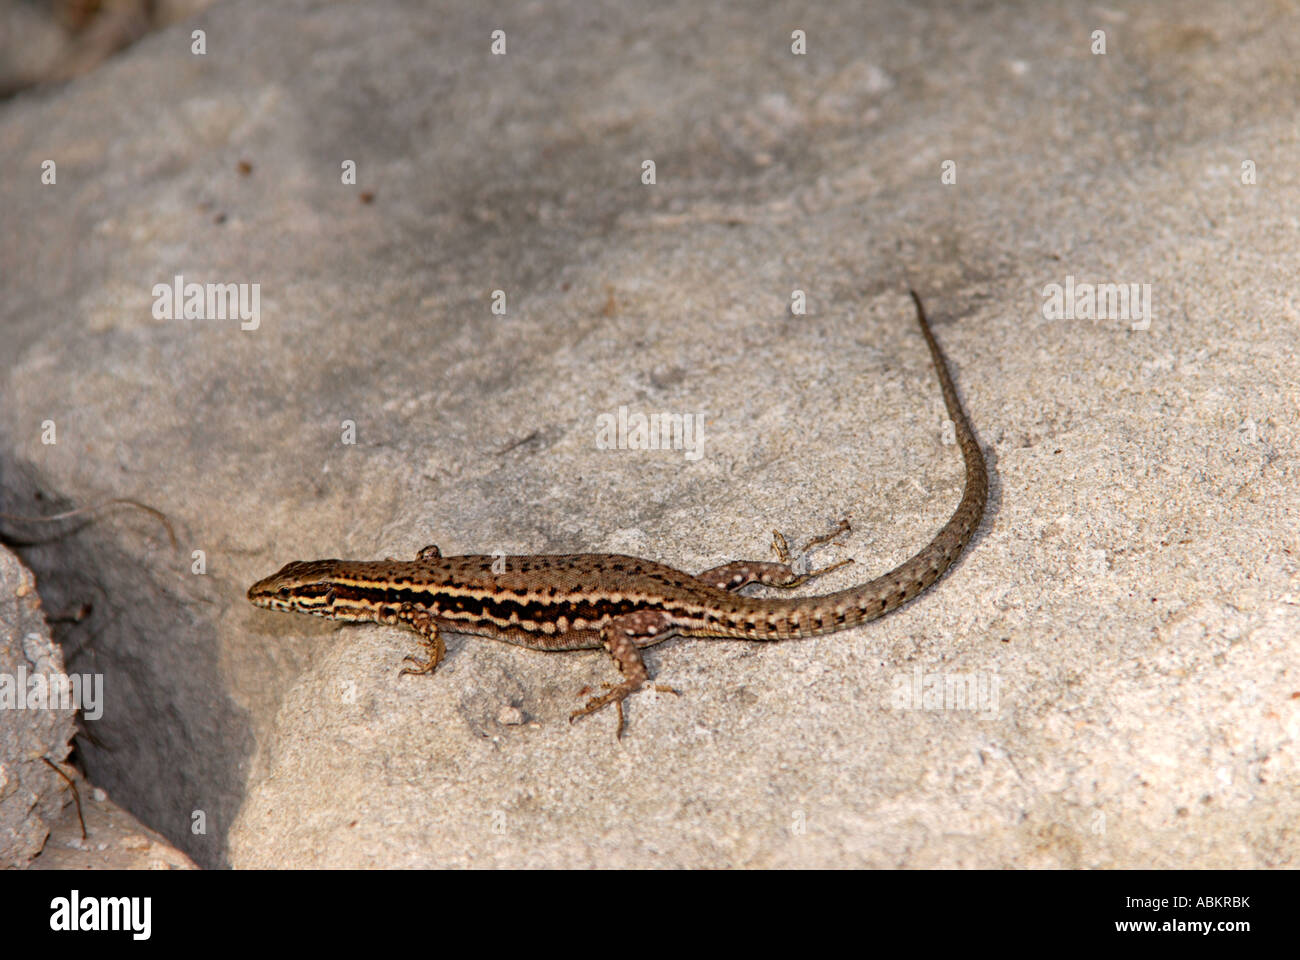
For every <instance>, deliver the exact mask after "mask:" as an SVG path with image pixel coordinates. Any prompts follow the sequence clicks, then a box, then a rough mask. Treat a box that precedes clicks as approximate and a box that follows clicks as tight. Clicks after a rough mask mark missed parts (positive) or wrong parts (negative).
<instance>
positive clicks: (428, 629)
mask: <svg viewBox="0 0 1300 960" xmlns="http://www.w3.org/2000/svg"><path fill="white" fill-rule="evenodd" d="M426 549H427V548H426ZM397 619H398V620H399V621H400V622H402V623H406V624H409V625H410V627H411V629H412V630H414V631H415V632H416V633H418V634H419V635H420V639H421V641H422V642H423V644H424V650H425V653H426V654H427V657H426V658H425V659H424V660H421V659H420V658H419V657H417V656H415V655H414V654H410V653H408V654H407V655H406V656H405V657H404V658H403V659H405V660H409V661H410V662H411V663H413V664H415V667H414V668H412V667H402V669H401V672H400V673H398V674H397V675H398V676H399V677H402V676H405V675H406V674H408V673H409V674H411V675H412V676H415V677H419V676H423V675H424V674H426V673H433V671H435V670H437V669H438V664H439V663H441V662H442V658H443V657H445V656H446V655H447V645H446V644H445V643H443V642H442V636H441V635H440V634H439V633H438V624H437V621H435V620H434V619H433V617H431V616H429V611H428V610H424V609H421V608H420V607H417V606H415V605H414V604H410V603H404V604H402V609H401V610H400V611H399V612H398V614H397Z"/></svg>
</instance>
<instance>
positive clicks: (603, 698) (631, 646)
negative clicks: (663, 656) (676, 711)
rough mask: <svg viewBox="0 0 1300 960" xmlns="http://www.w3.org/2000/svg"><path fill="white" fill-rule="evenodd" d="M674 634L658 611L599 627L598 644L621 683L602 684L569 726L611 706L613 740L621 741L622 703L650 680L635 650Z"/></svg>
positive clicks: (573, 715) (630, 615) (642, 612)
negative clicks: (614, 723)
mask: <svg viewBox="0 0 1300 960" xmlns="http://www.w3.org/2000/svg"><path fill="white" fill-rule="evenodd" d="M675 630H676V628H675V627H674V626H673V624H672V621H671V619H670V617H669V615H668V614H667V613H664V612H663V611H660V610H639V611H637V612H635V613H628V614H624V615H623V616H621V617H615V618H614V619H613V620H611V621H610V622H609V623H607V624H606V625H605V626H604V627H602V628H601V631H600V641H601V643H602V644H603V645H604V647H605V649H606V650H607V651H608V652H609V655H610V656H611V657H612V658H613V659H614V663H615V665H616V666H617V667H618V670H619V673H621V674H623V682H622V683H611V684H605V686H606V688H607V689H606V691H605V692H604V693H602V694H601V695H600V696H598V697H592V698H591V699H590V700H588V701H587V704H586V706H584V707H580V708H579V709H577V710H574V711H573V713H571V714H569V722H570V723H572V722H573V721H574V720H577V719H578V718H579V717H585V716H586V715H587V714H589V713H595V712H596V711H597V710H601V709H603V708H604V707H607V706H609V705H610V704H611V703H612V704H614V706H615V707H616V708H617V709H618V728H617V729H616V730H615V732H614V737H615V739H622V737H623V725H624V724H623V701H624V700H626V699H627V698H628V696H629V695H631V694H633V693H635V692H636V691H637V690H640V689H641V687H642V685H643V684H644V683H645V682H646V680H648V679H649V678H650V671H649V670H647V669H646V665H645V661H644V660H642V659H641V651H640V650H639V649H638V648H639V647H646V646H650V645H651V644H653V643H658V642H659V641H660V640H665V639H667V638H668V637H669V636H671V635H672V634H673V633H674V632H675ZM655 689H657V690H660V691H662V692H665V693H674V694H675V693H677V691H676V690H673V689H672V688H671V687H661V686H658V685H656V686H655Z"/></svg>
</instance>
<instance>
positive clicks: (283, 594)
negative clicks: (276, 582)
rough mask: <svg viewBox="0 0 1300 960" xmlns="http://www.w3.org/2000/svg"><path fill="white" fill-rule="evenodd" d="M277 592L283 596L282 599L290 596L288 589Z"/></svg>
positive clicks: (284, 588)
mask: <svg viewBox="0 0 1300 960" xmlns="http://www.w3.org/2000/svg"><path fill="white" fill-rule="evenodd" d="M275 592H276V593H278V594H279V595H280V596H282V597H287V596H288V595H289V588H288V587H281V588H280V589H279V590H277V591H275Z"/></svg>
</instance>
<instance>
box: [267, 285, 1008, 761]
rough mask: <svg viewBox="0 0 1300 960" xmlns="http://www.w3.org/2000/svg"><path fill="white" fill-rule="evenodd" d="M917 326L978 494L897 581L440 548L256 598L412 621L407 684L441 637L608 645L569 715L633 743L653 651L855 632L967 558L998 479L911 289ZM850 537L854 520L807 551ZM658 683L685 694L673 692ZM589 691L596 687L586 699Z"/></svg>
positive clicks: (437, 655)
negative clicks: (415, 642)
mask: <svg viewBox="0 0 1300 960" xmlns="http://www.w3.org/2000/svg"><path fill="white" fill-rule="evenodd" d="M910 293H911V296H912V300H913V302H914V303H915V305H916V316H917V321H918V323H919V324H920V327H921V333H922V335H923V336H924V338H925V342H926V344H927V346H928V347H929V349H930V358H931V360H932V362H933V365H934V370H935V373H936V375H937V377H938V380H939V387H940V390H941V392H942V393H943V399H944V404H945V405H946V407H947V409H948V416H949V418H950V419H951V420H952V423H953V426H954V428H955V433H956V439H957V443H958V445H959V446H960V447H961V453H962V458H963V460H964V461H965V465H966V479H965V489H964V490H963V492H962V497H961V501H960V503H958V505H957V509H956V510H955V511H954V512H953V514H952V517H951V518H950V519H949V520H948V522H947V523H946V524H944V526H943V527H942V528H941V529H940V530H939V532H938V533H937V534H936V535H935V537H934V539H933V540H931V541H930V543H929V544H927V545H926V546H925V547H923V548H922V549H921V550H920V551H919V552H917V553H916V554H915V555H914V556H912V557H911V558H910V559H909V560H906V561H905V562H903V563H902V564H900V565H899V566H897V567H895V568H894V569H893V570H890V571H889V572H888V573H884V574H881V575H880V576H878V577H876V578H875V579H872V580H868V581H867V582H865V583H861V584H859V585H857V586H853V587H848V588H847V589H843V590H839V591H836V592H834V593H828V594H822V595H818V596H808V597H797V598H772V597H753V596H747V595H745V594H741V593H738V592H737V591H739V590H740V589H741V588H742V587H745V586H748V585H750V584H755V583H757V584H762V585H764V586H768V587H781V588H790V587H797V586H799V585H801V584H803V583H806V582H807V581H808V580H810V579H812V578H814V577H818V576H821V575H822V574H825V573H828V572H829V571H831V570H833V569H836V568H837V567H840V566H843V565H844V564H845V563H851V562H852V561H851V560H842V561H840V562H839V563H836V564H834V565H832V566H829V567H824V568H822V569H820V570H814V571H811V572H809V573H805V574H802V575H800V574H798V573H796V572H795V569H794V567H793V566H792V564H791V557H790V554H789V551H788V549H787V547H786V543H785V540H784V538H783V537H781V535H780V534H779V533H777V534H776V535H775V538H774V541H773V546H774V548H775V549H776V553H777V556H778V560H779V562H777V563H771V562H763V561H747V560H739V561H734V562H731V563H724V564H722V565H721V566H717V567H713V568H711V569H709V570H705V571H704V572H703V573H698V574H695V575H691V574H689V573H684V572H682V571H680V570H676V569H674V568H673V567H670V566H666V565H664V564H662V563H656V562H655V561H652V560H644V559H641V558H638V557H631V556H624V555H621V554H606V553H580V554H540V555H531V556H529V555H521V556H511V557H502V556H500V555H496V556H493V555H485V554H478V555H466V556H449V557H444V556H442V554H441V551H439V549H438V547H437V546H435V545H430V546H427V547H425V548H424V549H422V550H420V551H419V553H418V554H417V555H416V557H415V559H414V560H394V559H392V558H389V559H387V560H372V561H364V560H338V559H329V560H309V561H295V562H292V563H289V564H286V565H285V566H284V567H283V568H282V569H280V570H279V571H277V572H276V573H274V574H272V575H271V576H269V577H266V578H264V579H262V580H259V581H258V582H257V583H255V584H253V585H252V586H251V587H250V588H249V590H248V599H249V600H250V601H252V602H253V603H254V604H255V605H257V606H259V607H265V608H269V609H272V610H283V611H296V612H299V613H309V614H314V615H316V616H319V617H325V618H327V619H332V620H341V621H364V622H375V623H381V624H389V625H401V626H405V627H408V628H410V629H412V630H414V631H415V632H416V633H417V634H419V636H420V638H421V640H422V643H423V647H424V654H425V655H424V658H423V659H421V658H420V657H416V656H414V655H407V657H406V658H405V660H406V661H407V662H409V663H411V664H412V666H408V667H403V668H402V670H401V671H400V673H399V674H398V675H399V676H403V675H406V674H414V675H421V674H429V673H433V672H434V670H436V669H437V667H438V664H439V663H440V662H441V661H442V660H443V658H444V657H445V656H446V645H445V644H444V642H443V639H442V631H444V630H445V631H449V632H454V633H464V634H470V635H475V636H484V637H490V638H493V639H496V640H504V641H507V642H511V643H515V644H519V645H522V646H525V647H530V648H532V649H535V650H547V651H551V650H597V649H600V648H602V647H603V648H604V649H605V650H606V651H608V653H609V655H610V657H612V658H613V660H614V663H615V665H616V666H617V667H618V670H619V672H620V674H621V675H622V680H621V682H619V683H606V684H605V685H604V686H605V688H606V690H605V692H604V693H602V694H600V695H598V696H593V697H591V699H589V700H588V702H587V703H586V705H585V706H583V707H580V708H579V709H577V710H574V711H573V712H572V713H571V714H570V716H569V721H570V722H573V721H574V720H576V719H578V718H579V717H583V716H586V715H588V714H591V713H594V712H596V711H597V710H600V709H602V708H604V707H607V706H609V705H611V704H613V705H614V706H616V707H617V710H618V728H617V730H616V733H615V736H616V737H619V738H621V737H622V735H623V726H624V718H623V701H624V700H625V699H626V698H627V697H628V696H629V695H630V694H632V693H634V692H635V691H637V690H638V689H640V688H641V687H642V686H643V685H644V684H645V683H646V681H647V680H648V679H649V671H648V670H647V669H646V665H645V661H644V660H643V659H642V657H641V650H642V649H644V648H646V647H649V646H652V645H653V644H657V643H660V642H662V641H664V640H667V639H668V638H670V637H673V636H682V637H710V638H722V639H737V640H760V641H762V640H787V639H792V638H797V637H811V636H817V635H820V634H826V633H831V632H834V631H837V630H843V629H846V628H848V627H853V626H856V625H858V624H861V623H865V622H867V621H869V620H874V619H876V618H877V617H880V616H883V615H884V614H886V613H888V612H889V611H891V610H893V609H895V608H896V607H899V606H901V605H902V604H904V603H906V602H907V601H909V600H911V599H913V598H915V597H916V596H918V595H919V594H921V593H923V592H924V591H925V590H927V589H928V588H929V587H930V586H931V585H932V584H933V583H934V582H935V581H936V580H938V579H939V578H940V577H941V576H942V575H943V573H944V572H945V571H946V570H947V569H948V568H949V567H950V566H951V565H952V563H953V562H954V561H955V560H956V559H957V557H958V556H959V555H960V554H961V552H962V550H963V549H964V548H965V546H966V544H967V543H968V542H969V541H970V539H971V537H972V536H973V535H974V533H975V530H976V529H977V528H978V526H979V524H980V521H981V519H982V517H983V515H984V507H985V503H986V502H987V499H988V472H987V470H986V468H985V465H984V455H983V453H982V451H981V450H980V446H979V443H978V442H977V441H976V439H975V436H974V434H973V432H972V431H971V426H970V423H969V421H968V420H967V418H966V413H965V411H964V410H963V408H962V405H961V401H960V400H959V399H958V397H957V390H956V387H955V386H954V385H953V380H952V375H951V373H950V372H949V370H948V366H947V363H946V362H945V361H944V358H943V354H942V353H941V352H940V350H939V345H938V343H937V342H936V341H935V338H934V334H933V332H932V331H931V329H930V324H929V322H928V320H927V319H926V315H925V309H924V307H923V306H922V305H921V298H920V297H919V296H918V295H917V294H916V292H915V291H910ZM848 529H849V525H848V522H847V521H841V523H840V525H839V527H838V528H837V529H836V530H835V531H833V532H832V533H830V534H829V535H827V536H823V537H818V538H815V539H814V540H811V541H809V543H808V544H806V545H805V546H804V548H803V550H804V551H807V550H808V549H809V548H811V547H813V546H816V545H817V544H820V543H825V542H828V541H830V540H831V539H833V538H834V537H836V536H838V535H839V534H840V533H842V532H845V531H847V530H848ZM657 689H659V690H661V691H665V692H672V693H676V691H675V690H672V689H671V688H669V687H664V686H658V687H657ZM583 692H584V693H585V692H586V691H583Z"/></svg>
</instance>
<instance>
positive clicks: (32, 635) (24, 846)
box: [0, 546, 76, 868]
mask: <svg viewBox="0 0 1300 960" xmlns="http://www.w3.org/2000/svg"><path fill="white" fill-rule="evenodd" d="M62 674H63V651H62V650H60V649H59V647H58V646H57V645H56V644H55V643H54V641H53V640H52V639H51V637H50V628H49V627H48V626H47V625H46V623H45V616H44V614H43V613H42V611H41V600H40V596H39V595H38V594H37V592H36V578H35V577H33V576H32V572H31V571H30V570H28V569H27V568H26V567H25V566H23V564H22V561H21V560H19V559H18V557H17V556H15V555H14V553H13V552H12V551H10V550H8V549H6V548H5V547H4V546H0V868H6V867H21V866H25V865H26V864H27V863H28V861H30V860H31V858H32V857H34V856H36V854H38V853H40V851H41V848H42V847H43V846H44V844H45V841H46V838H47V837H48V836H49V833H50V821H51V820H53V819H55V818H56V817H57V816H58V814H59V811H60V810H61V809H62V808H63V804H64V801H65V800H66V799H67V795H66V794H67V787H66V785H65V781H64V780H63V778H62V777H60V776H59V775H58V774H57V773H55V772H54V771H53V770H51V769H50V767H49V765H48V764H46V763H45V761H44V760H43V759H42V758H43V757H44V758H48V759H49V760H50V762H51V763H56V764H62V763H63V761H64V759H65V758H66V757H67V755H68V751H69V749H70V743H71V741H72V736H73V734H74V733H76V722H75V719H74V718H75V716H76V711H75V710H73V709H72V708H71V707H70V706H66V705H59V704H54V705H52V704H50V701H49V698H48V696H47V694H46V693H45V692H44V691H48V689H49V678H51V677H57V676H60V675H62Z"/></svg>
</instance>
